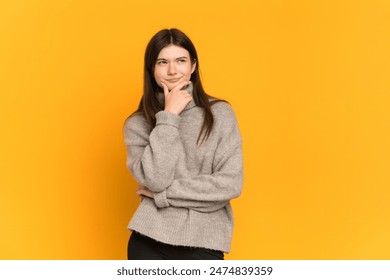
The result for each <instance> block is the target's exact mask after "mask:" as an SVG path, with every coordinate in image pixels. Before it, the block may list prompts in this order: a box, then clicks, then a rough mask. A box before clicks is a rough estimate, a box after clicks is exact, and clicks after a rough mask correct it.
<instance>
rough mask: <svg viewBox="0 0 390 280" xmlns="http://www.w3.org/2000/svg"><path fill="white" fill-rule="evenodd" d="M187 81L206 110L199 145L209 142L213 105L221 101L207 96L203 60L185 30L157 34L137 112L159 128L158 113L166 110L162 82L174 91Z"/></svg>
mask: <svg viewBox="0 0 390 280" xmlns="http://www.w3.org/2000/svg"><path fill="white" fill-rule="evenodd" d="M183 80H187V81H188V80H190V81H191V82H192V85H193V91H192V99H193V100H194V102H195V104H196V105H197V106H199V107H201V108H203V109H204V121H203V125H202V128H201V130H200V132H199V137H198V143H199V141H200V139H201V135H203V138H202V141H201V142H203V141H204V140H206V139H207V138H208V136H209V134H210V132H211V130H212V128H213V125H214V117H213V114H212V112H211V105H212V104H214V103H216V102H218V101H220V100H218V99H216V98H213V99H214V100H213V101H210V98H211V96H209V95H207V94H206V92H205V91H204V89H203V86H202V83H201V80H200V74H199V59H198V54H197V53H196V49H195V46H194V44H193V43H192V42H191V40H190V39H189V38H188V37H187V35H185V34H184V33H183V32H182V31H180V30H178V29H175V28H172V29H163V30H161V31H159V32H157V33H156V34H155V35H154V36H153V37H152V39H151V40H150V41H149V43H148V45H147V47H146V51H145V61H144V94H143V96H142V98H141V102H140V104H139V107H138V109H137V111H136V112H135V113H142V114H144V115H145V117H146V120H147V121H148V123H149V124H150V125H151V127H155V125H156V117H155V115H156V113H158V112H159V111H161V110H164V105H163V104H161V103H160V101H159V100H158V97H157V96H158V93H159V92H161V91H162V88H161V87H162V86H161V82H163V83H165V84H166V85H167V86H168V88H169V89H170V90H171V89H172V88H174V87H175V86H176V85H177V84H178V83H180V82H182V81H183Z"/></svg>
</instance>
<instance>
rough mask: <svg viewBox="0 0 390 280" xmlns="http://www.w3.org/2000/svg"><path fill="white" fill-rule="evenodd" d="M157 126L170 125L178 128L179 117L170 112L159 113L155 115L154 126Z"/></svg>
mask: <svg viewBox="0 0 390 280" xmlns="http://www.w3.org/2000/svg"><path fill="white" fill-rule="evenodd" d="M159 124H167V125H172V126H174V127H177V128H178V127H179V124H180V117H179V116H178V115H176V114H174V113H171V112H166V111H160V112H158V113H157V114H156V126H157V125H159Z"/></svg>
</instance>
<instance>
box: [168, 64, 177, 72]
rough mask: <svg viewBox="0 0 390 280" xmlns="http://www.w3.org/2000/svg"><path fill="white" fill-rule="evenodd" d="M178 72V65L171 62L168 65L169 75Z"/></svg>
mask: <svg viewBox="0 0 390 280" xmlns="http://www.w3.org/2000/svg"><path fill="white" fill-rule="evenodd" d="M174 74H176V66H175V65H174V63H169V65H168V75H174Z"/></svg>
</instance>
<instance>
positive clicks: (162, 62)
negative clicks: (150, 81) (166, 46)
mask: <svg viewBox="0 0 390 280" xmlns="http://www.w3.org/2000/svg"><path fill="white" fill-rule="evenodd" d="M157 64H167V62H166V61H164V60H160V61H158V62H157Z"/></svg>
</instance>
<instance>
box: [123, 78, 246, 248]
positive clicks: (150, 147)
mask: <svg viewBox="0 0 390 280" xmlns="http://www.w3.org/2000/svg"><path fill="white" fill-rule="evenodd" d="M188 91H189V92H190V93H192V86H191V87H189V89H188ZM161 94H162V93H161ZM161 94H160V96H159V99H160V100H161V98H162V99H163V95H162V96H161ZM211 108H212V112H213V115H214V119H215V122H214V127H213V130H212V131H211V133H210V136H209V138H208V140H207V141H206V142H204V143H203V144H201V145H198V144H197V143H196V142H197V139H198V134H199V131H200V129H201V126H202V123H203V109H202V108H200V107H198V106H196V104H195V103H194V101H191V102H190V103H189V104H187V106H186V108H185V109H184V110H183V112H182V113H181V114H180V115H179V116H177V115H175V114H173V113H169V112H165V111H160V112H158V113H157V114H156V120H157V121H156V127H155V128H154V129H151V127H150V126H149V125H148V123H147V121H146V119H145V117H144V116H143V115H141V114H137V115H134V116H133V117H131V118H129V119H128V120H127V121H126V122H125V126H124V135H125V144H126V147H127V167H128V168H129V170H130V171H131V173H132V175H133V177H134V179H135V180H136V181H137V182H138V183H139V184H140V185H143V186H146V187H148V188H149V189H150V190H151V191H152V192H154V199H151V198H148V197H145V198H143V199H142V201H141V204H140V205H139V207H138V209H137V210H136V212H135V214H134V216H133V217H132V219H131V221H130V223H129V229H130V230H134V231H137V232H139V233H141V234H143V235H146V236H148V237H150V238H153V239H155V240H157V241H160V242H163V243H167V244H172V245H182V246H191V247H203V248H209V249H214V250H220V251H224V252H229V251H230V246H231V239H232V231H233V214H232V209H231V206H230V200H231V199H233V198H236V197H238V196H239V195H240V193H241V188H242V178H243V171H242V143H241V136H240V132H239V128H238V125H237V121H236V117H235V114H234V112H233V110H232V108H231V106H230V105H229V104H227V103H225V102H218V103H216V104H214V105H213V106H212V107H211Z"/></svg>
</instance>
